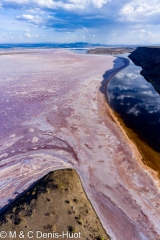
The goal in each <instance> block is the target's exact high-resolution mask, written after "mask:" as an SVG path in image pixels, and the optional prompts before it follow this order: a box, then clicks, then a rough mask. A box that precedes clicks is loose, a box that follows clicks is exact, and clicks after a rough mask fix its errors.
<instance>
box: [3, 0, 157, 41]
mask: <svg viewBox="0 0 160 240" xmlns="http://www.w3.org/2000/svg"><path fill="white" fill-rule="evenodd" d="M0 22H1V24H0V43H40V42H60V43H68V42H90V43H102V44H128V45H130V44H148V45H151V44H159V43H160V0H150V1H149V0H0Z"/></svg>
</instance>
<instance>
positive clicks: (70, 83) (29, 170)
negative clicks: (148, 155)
mask: <svg viewBox="0 0 160 240" xmlns="http://www.w3.org/2000/svg"><path fill="white" fill-rule="evenodd" d="M0 66H1V71H0V77H1V81H0V110H1V111H0V121H1V124H0V127H1V132H0V151H1V155H0V183H1V185H0V195H1V199H0V204H1V208H3V207H4V206H5V205H6V204H7V203H8V202H11V201H12V200H13V199H14V198H15V197H16V196H17V195H18V194H19V193H20V192H22V191H23V190H24V189H26V188H27V187H29V186H30V185H31V184H32V183H33V182H35V181H37V180H38V179H39V178H41V177H42V176H44V175H45V174H46V173H48V172H50V171H51V170H56V169H63V168H74V169H76V171H77V172H78V173H79V176H80V178H81V181H82V184H83V187H84V189H85V191H86V193H87V196H88V197H89V199H90V201H91V203H92V204H93V206H94V208H95V210H96V212H97V214H98V216H99V217H100V219H101V222H102V224H103V226H104V227H105V229H106V230H107V232H108V233H109V235H110V236H111V238H112V239H118V240H128V239H130V240H135V239H136V240H139V239H145V240H146V239H153V240H158V239H160V236H159V234H160V229H159V225H160V208H159V205H160V203H159V199H160V193H159V188H158V182H156V181H155V180H153V177H152V176H151V174H150V172H152V174H154V172H153V171H152V170H149V169H148V168H147V167H146V168H145V167H144V165H143V164H142V162H141V158H140V155H139V153H138V152H137V150H136V148H135V147H134V145H133V144H132V143H131V141H129V139H128V138H127V137H126V135H125V133H124V132H123V131H122V129H120V126H118V123H117V122H116V119H115V118H113V117H112V116H111V113H110V109H109V107H108V105H107V103H106V99H105V96H104V94H103V93H102V91H100V90H102V86H101V82H105V80H106V79H107V76H108V79H109V77H110V76H111V75H112V74H113V73H114V72H116V71H118V70H119V69H121V68H122V67H124V62H123V60H122V59H119V60H115V58H114V57H112V56H93V55H92V56H91V55H76V54H73V53H69V52H66V51H60V50H36V51H35V52H33V51H32V52H29V51H28V52H27V53H26V54H25V53H23V54H15V55H14V54H12V55H1V56H0ZM109 69H112V70H109ZM108 70H109V71H108ZM103 76H104V77H105V79H104V78H103ZM102 85H103V84H102ZM149 171H150V172H149ZM155 178H156V174H155Z"/></svg>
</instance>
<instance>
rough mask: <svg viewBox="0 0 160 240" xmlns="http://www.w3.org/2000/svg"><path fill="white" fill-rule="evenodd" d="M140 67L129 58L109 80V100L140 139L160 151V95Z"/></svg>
mask: <svg viewBox="0 0 160 240" xmlns="http://www.w3.org/2000/svg"><path fill="white" fill-rule="evenodd" d="M140 71H141V68H140V67H138V66H135V65H134V64H133V63H132V62H131V61H130V65H129V66H128V67H127V68H125V69H124V70H122V71H121V72H119V73H118V74H116V76H115V77H114V78H113V79H112V80H111V81H110V82H109V84H108V89H107V96H108V101H109V104H110V106H111V108H112V109H114V111H116V112H117V113H119V115H120V116H121V118H122V119H123V121H124V122H125V124H126V125H127V126H128V127H129V128H131V129H132V130H134V131H135V132H136V133H137V134H138V136H139V138H141V140H143V141H144V142H146V143H147V144H148V145H150V147H152V148H153V149H154V150H155V151H157V152H160V95H159V94H158V93H157V92H156V90H155V89H154V87H153V86H152V84H151V83H149V82H147V81H146V80H145V79H144V78H143V77H142V76H141V75H140Z"/></svg>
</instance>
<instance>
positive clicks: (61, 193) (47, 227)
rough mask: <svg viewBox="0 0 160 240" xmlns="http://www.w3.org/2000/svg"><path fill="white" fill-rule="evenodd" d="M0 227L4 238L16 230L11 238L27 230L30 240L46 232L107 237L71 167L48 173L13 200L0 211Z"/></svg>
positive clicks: (87, 236)
mask: <svg viewBox="0 0 160 240" xmlns="http://www.w3.org/2000/svg"><path fill="white" fill-rule="evenodd" d="M1 231H6V232H7V235H8V238H9V235H10V232H12V234H13V235H14V231H16V237H14V238H12V239H15V240H17V239H21V237H19V235H20V231H23V234H24V238H25V239H29V238H28V237H27V234H28V236H31V237H32V236H33V238H32V239H33V240H36V239H37V236H38V237H41V236H42V239H44V238H45V236H46V238H45V239H50V234H48V233H52V234H53V233H54V234H56V233H59V235H62V237H59V238H58V239H67V237H65V236H71V237H73V239H83V240H90V239H95V240H102V239H103V240H108V239H109V237H108V236H107V234H106V233H105V231H104V229H103V228H102V225H101V223H100V221H99V219H98V217H97V215H96V213H95V211H94V210H93V208H92V205H91V204H90V202H89V200H88V198H87V196H86V194H85V192H84V190H83V188H82V185H81V182H80V179H79V177H78V174H77V173H76V171H75V170H73V169H65V170H57V171H55V172H51V173H49V174H48V175H47V176H45V177H44V178H42V179H41V180H39V181H38V183H36V184H35V185H34V186H33V187H32V188H31V189H30V190H28V191H27V192H26V193H24V194H23V195H22V196H20V197H19V198H18V199H17V200H15V201H14V202H13V203H12V204H11V205H10V206H9V207H8V208H7V209H6V210H5V211H4V212H3V213H1V215H0V232H1ZM63 234H68V235H64V236H63ZM52 236H54V235H52ZM74 236H75V237H74ZM77 236H78V237H77Z"/></svg>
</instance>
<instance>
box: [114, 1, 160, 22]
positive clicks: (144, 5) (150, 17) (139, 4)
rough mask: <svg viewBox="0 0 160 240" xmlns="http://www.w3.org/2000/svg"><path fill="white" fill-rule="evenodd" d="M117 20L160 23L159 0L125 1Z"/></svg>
mask: <svg viewBox="0 0 160 240" xmlns="http://www.w3.org/2000/svg"><path fill="white" fill-rule="evenodd" d="M119 16H120V18H119V20H120V21H122V22H126V21H128V22H132V23H138V22H139V23H152V24H159V23H160V2H159V0H153V1H152V2H149V1H144V0H134V1H129V2H127V3H126V4H125V5H124V6H123V7H122V8H121V10H120V13H119Z"/></svg>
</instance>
